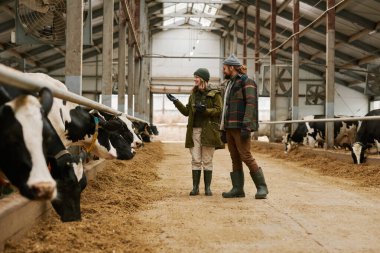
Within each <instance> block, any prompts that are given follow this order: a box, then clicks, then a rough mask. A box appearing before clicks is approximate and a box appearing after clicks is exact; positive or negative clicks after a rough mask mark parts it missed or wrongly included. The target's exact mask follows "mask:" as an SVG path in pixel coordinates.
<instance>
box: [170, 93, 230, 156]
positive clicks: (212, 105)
mask: <svg viewBox="0 0 380 253" xmlns="http://www.w3.org/2000/svg"><path fill="white" fill-rule="evenodd" d="M205 92H206V111H205V112H204V113H203V116H205V120H203V121H202V126H201V128H202V134H201V145H202V146H207V147H215V148H216V149H220V148H224V143H222V141H221V140H220V132H219V126H220V115H221V112H222V105H223V103H222V96H221V94H220V91H219V90H216V89H209V88H207V89H206V90H205ZM174 105H175V107H177V109H178V110H179V111H180V112H181V113H182V114H183V115H184V116H187V117H189V118H188V121H187V131H186V141H185V147H186V148H192V147H194V142H193V120H194V114H195V95H194V93H191V95H190V97H189V101H188V104H187V105H186V106H184V105H183V104H182V103H181V102H180V101H179V100H177V101H176V102H175V103H174Z"/></svg>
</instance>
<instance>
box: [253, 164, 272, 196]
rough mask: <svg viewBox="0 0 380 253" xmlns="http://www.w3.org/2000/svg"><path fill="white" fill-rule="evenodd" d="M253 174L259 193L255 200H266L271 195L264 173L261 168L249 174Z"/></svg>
mask: <svg viewBox="0 0 380 253" xmlns="http://www.w3.org/2000/svg"><path fill="white" fill-rule="evenodd" d="M249 174H251V177H252V180H253V182H254V183H255V186H256V189H257V192H256V195H255V199H266V198H267V194H268V193H269V191H268V187H267V184H266V183H265V178H264V173H263V170H262V169H261V168H259V170H258V171H256V172H249Z"/></svg>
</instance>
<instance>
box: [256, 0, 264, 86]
mask: <svg viewBox="0 0 380 253" xmlns="http://www.w3.org/2000/svg"><path fill="white" fill-rule="evenodd" d="M255 27H256V29H255V80H259V76H260V62H259V60H260V59H259V58H260V1H256V17H255ZM263 78H264V77H263Z"/></svg>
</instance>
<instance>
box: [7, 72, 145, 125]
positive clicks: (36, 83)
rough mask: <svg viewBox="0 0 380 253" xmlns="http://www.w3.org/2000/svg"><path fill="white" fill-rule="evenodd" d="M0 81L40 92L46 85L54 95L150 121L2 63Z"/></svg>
mask: <svg viewBox="0 0 380 253" xmlns="http://www.w3.org/2000/svg"><path fill="white" fill-rule="evenodd" d="M0 82H2V83H3V84H5V85H11V86H15V87H18V88H21V89H25V90H29V91H32V92H38V91H39V90H40V89H42V88H44V87H46V88H49V89H50V90H51V91H52V93H53V96H54V97H57V98H60V99H63V100H67V101H70V102H73V103H76V104H80V105H83V106H87V107H89V108H93V109H96V110H98V111H102V112H106V113H110V114H112V115H118V116H119V115H121V114H124V115H125V116H126V117H127V118H128V119H130V120H133V121H140V122H144V123H148V122H147V121H145V120H142V119H139V118H136V117H133V116H130V115H127V114H125V113H122V112H120V111H117V110H114V109H112V108H110V107H108V106H106V105H103V104H100V103H98V102H95V101H93V100H91V99H88V98H85V97H83V96H80V95H78V94H75V93H72V92H70V91H65V90H62V89H60V88H59V87H57V86H56V85H55V84H54V83H52V82H51V81H50V80H46V82H44V83H41V82H40V80H33V78H30V77H29V76H27V75H25V74H24V73H23V72H21V71H18V70H15V69H12V68H10V67H7V66H5V65H3V64H0ZM148 124H149V123H148Z"/></svg>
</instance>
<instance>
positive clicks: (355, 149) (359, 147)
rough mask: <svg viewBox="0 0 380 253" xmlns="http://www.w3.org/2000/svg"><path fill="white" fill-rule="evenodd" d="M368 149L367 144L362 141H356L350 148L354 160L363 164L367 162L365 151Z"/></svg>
mask: <svg viewBox="0 0 380 253" xmlns="http://www.w3.org/2000/svg"><path fill="white" fill-rule="evenodd" d="M366 149H367V146H366V145H364V144H363V143H361V142H355V143H354V144H352V146H351V147H350V150H351V156H352V159H353V160H354V163H355V164H361V163H364V162H365V160H366V157H365V156H364V152H365V150H366Z"/></svg>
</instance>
